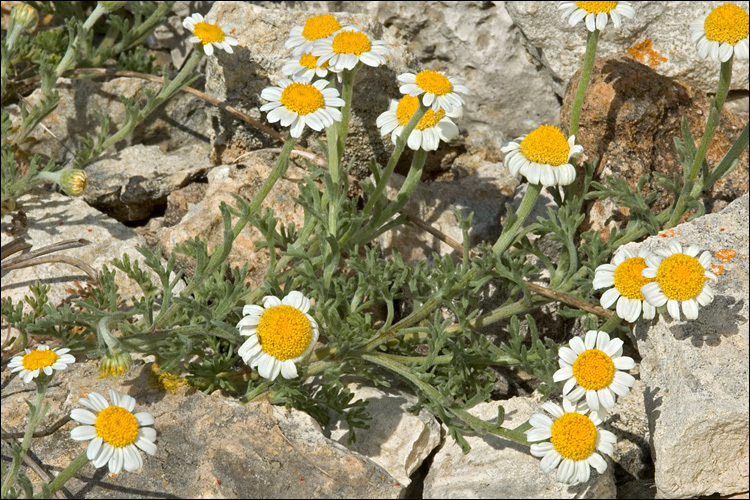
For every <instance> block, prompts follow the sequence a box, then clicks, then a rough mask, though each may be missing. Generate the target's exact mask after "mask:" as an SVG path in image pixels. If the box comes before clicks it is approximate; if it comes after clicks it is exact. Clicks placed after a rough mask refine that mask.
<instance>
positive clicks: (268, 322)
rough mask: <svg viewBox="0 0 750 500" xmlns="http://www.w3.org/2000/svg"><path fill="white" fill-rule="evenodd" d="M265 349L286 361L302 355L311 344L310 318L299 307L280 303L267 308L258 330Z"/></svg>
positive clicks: (261, 343)
mask: <svg viewBox="0 0 750 500" xmlns="http://www.w3.org/2000/svg"><path fill="white" fill-rule="evenodd" d="M256 335H257V336H258V342H259V343H260V345H261V347H262V348H263V351H265V352H266V353H268V354H270V355H271V356H273V357H274V358H276V359H278V360H281V361H286V360H287V359H292V358H296V357H298V356H300V355H301V354H302V353H303V352H305V349H307V347H308V346H309V345H310V340H311V339H312V328H311V326H310V320H309V319H307V316H306V315H305V313H303V312H302V311H300V310H299V309H297V308H295V307H292V306H286V305H280V306H276V307H271V308H269V309H266V310H265V312H264V313H263V315H262V316H261V317H260V322H259V323H258V329H257V330H256Z"/></svg>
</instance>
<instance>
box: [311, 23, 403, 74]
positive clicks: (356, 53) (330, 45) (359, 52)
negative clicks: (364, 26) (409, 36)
mask: <svg viewBox="0 0 750 500" xmlns="http://www.w3.org/2000/svg"><path fill="white" fill-rule="evenodd" d="M388 52H389V50H388V44H387V43H386V42H384V41H383V40H370V37H368V36H367V35H365V34H364V33H362V32H361V31H359V30H358V29H357V28H356V27H355V26H345V27H343V28H341V30H339V31H338V32H336V34H335V35H333V36H332V37H329V38H321V39H319V40H316V41H315V43H314V44H313V48H312V50H311V51H310V53H311V54H312V55H314V56H317V57H318V64H321V65H322V64H323V63H325V62H328V66H329V67H330V69H331V71H333V72H334V73H339V72H341V71H344V70H345V69H349V70H351V69H354V67H355V66H356V65H357V63H359V62H360V61H362V63H363V64H366V65H368V66H372V67H377V66H380V65H381V64H385V56H386V55H388Z"/></svg>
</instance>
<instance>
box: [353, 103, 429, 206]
mask: <svg viewBox="0 0 750 500" xmlns="http://www.w3.org/2000/svg"><path fill="white" fill-rule="evenodd" d="M428 109H429V108H428V107H427V106H425V105H424V104H422V101H420V102H419V109H417V111H416V112H415V113H414V115H413V116H412V117H411V119H410V120H409V123H407V124H406V126H405V127H404V130H402V131H401V135H400V136H398V138H397V139H396V146H395V147H394V148H393V153H391V158H390V159H389V160H388V164H387V165H386V167H385V170H384V171H383V174H382V175H381V176H380V180H379V181H378V184H377V186H375V191H373V193H372V196H370V199H369V200H367V204H366V205H365V208H364V209H362V212H363V213H365V214H369V213H371V212H372V208H373V206H374V205H375V203H377V202H378V200H379V199H380V197H381V196H382V195H383V192H384V191H385V188H386V185H387V184H388V180H389V179H390V178H391V174H393V170H394V169H395V168H396V164H397V163H398V160H399V158H401V153H403V151H404V147H406V143H407V141H408V139H409V136H410V135H411V133H412V131H413V130H414V128H415V127H416V126H417V123H419V120H421V119H422V117H423V116H424V115H425V113H427V110H428Z"/></svg>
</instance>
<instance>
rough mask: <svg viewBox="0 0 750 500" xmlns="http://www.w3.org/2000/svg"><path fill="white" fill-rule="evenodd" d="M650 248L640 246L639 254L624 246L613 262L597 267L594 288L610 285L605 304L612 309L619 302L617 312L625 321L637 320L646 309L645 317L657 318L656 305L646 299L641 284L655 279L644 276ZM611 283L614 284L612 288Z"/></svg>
mask: <svg viewBox="0 0 750 500" xmlns="http://www.w3.org/2000/svg"><path fill="white" fill-rule="evenodd" d="M649 253H650V252H649V251H648V250H646V249H645V248H641V249H639V250H638V255H637V256H636V255H635V254H634V253H633V252H631V251H630V250H628V249H626V248H623V247H620V248H619V249H618V250H617V251H616V252H615V256H614V258H613V259H612V262H611V263H609V264H602V265H601V266H599V267H597V268H596V272H595V274H594V281H593V283H592V284H593V285H594V289H595V290H599V289H600V288H609V290H607V291H606V292H604V294H603V295H602V298H601V304H602V307H604V308H606V309H609V308H610V307H612V304H614V303H615V302H617V315H618V316H620V317H621V318H622V319H624V320H625V321H628V322H630V323H635V321H636V320H637V319H638V317H639V316H640V315H641V310H643V318H644V319H653V317H654V316H655V315H656V308H655V307H654V306H652V305H651V304H649V303H648V302H646V299H645V298H644V297H643V294H642V293H641V287H642V286H643V285H645V284H646V283H650V282H652V281H654V280H653V279H650V278H644V277H643V276H641V271H643V270H644V269H645V268H646V257H647V256H648V255H649ZM610 287H611V288H610Z"/></svg>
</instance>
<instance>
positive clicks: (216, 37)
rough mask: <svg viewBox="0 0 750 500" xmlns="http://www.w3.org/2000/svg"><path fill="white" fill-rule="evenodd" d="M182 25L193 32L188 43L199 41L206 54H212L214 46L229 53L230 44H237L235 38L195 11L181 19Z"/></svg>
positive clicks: (230, 51) (230, 49) (230, 50)
mask: <svg viewBox="0 0 750 500" xmlns="http://www.w3.org/2000/svg"><path fill="white" fill-rule="evenodd" d="M182 25H183V26H184V27H185V29H187V30H190V32H191V33H192V34H193V36H191V37H190V43H200V44H201V46H202V47H203V52H204V53H205V54H206V55H207V56H210V55H213V53H214V47H216V48H217V49H224V50H226V51H227V52H229V53H230V54H231V53H232V52H233V51H232V45H237V40H236V39H235V38H233V37H231V36H227V35H226V34H225V33H224V30H222V29H221V28H219V26H218V25H217V24H216V22H213V23H212V22H211V21H209V20H206V19H204V18H203V16H202V15H200V14H198V13H197V12H196V13H195V14H193V15H192V16H189V17H186V18H185V19H183V21H182Z"/></svg>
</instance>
